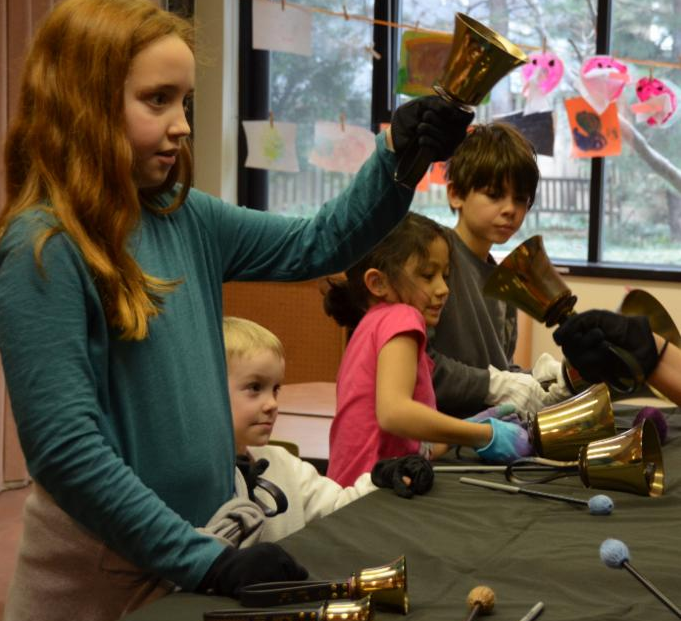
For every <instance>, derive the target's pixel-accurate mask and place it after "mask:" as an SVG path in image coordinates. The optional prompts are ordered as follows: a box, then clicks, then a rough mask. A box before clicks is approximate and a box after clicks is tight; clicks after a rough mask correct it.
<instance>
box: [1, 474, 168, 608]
mask: <svg viewBox="0 0 681 621" xmlns="http://www.w3.org/2000/svg"><path fill="white" fill-rule="evenodd" d="M172 590H173V585H172V584H171V583H169V582H167V581H165V580H162V579H161V578H158V577H157V576H155V575H153V574H150V573H148V572H145V571H142V570H141V569H139V568H138V567H136V566H135V565H133V564H132V563H130V562H129V561H127V560H125V559H124V558H123V557H122V556H120V555H119V554H117V553H115V552H114V551H112V550H111V549H110V548H108V547H107V546H106V545H105V544H104V543H103V542H102V541H101V540H99V539H97V538H96V537H95V536H94V535H92V534H91V533H90V532H89V531H88V530H86V529H85V528H83V527H82V526H80V525H79V524H78V523H76V522H75V521H74V520H73V519H72V518H70V517H69V516H68V515H67V514H66V513H65V512H64V511H62V509H60V508H59V507H58V506H57V504H56V503H55V502H54V500H53V499H52V497H51V496H50V495H49V494H48V493H47V492H46V491H45V490H44V489H43V488H42V487H40V486H39V485H37V484H34V490H33V492H32V493H31V494H30V495H29V497H28V498H27V499H26V504H25V507H24V533H23V537H22V540H21V544H20V547H19V558H18V561H17V568H16V572H15V574H14V578H13V580H12V583H11V585H10V589H9V594H8V600H7V606H6V608H5V617H4V621H77V620H80V619H83V620H85V619H87V621H114V620H115V619H119V618H120V617H122V616H123V615H125V614H128V613H130V612H132V611H133V610H135V609H137V608H140V607H141V606H143V605H145V604H148V603H150V602H152V601H154V600H155V599H158V598H159V597H162V596H163V595H166V594H167V593H169V592H170V591H172Z"/></svg>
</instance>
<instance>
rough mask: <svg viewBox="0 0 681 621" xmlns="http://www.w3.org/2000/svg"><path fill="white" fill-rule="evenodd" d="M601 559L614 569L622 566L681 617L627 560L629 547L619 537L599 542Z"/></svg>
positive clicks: (664, 596) (676, 609) (677, 609)
mask: <svg viewBox="0 0 681 621" xmlns="http://www.w3.org/2000/svg"><path fill="white" fill-rule="evenodd" d="M600 554H601V560H602V561H603V562H604V563H605V564H606V565H607V566H608V567H612V568H614V569H621V568H622V567H624V569H626V570H627V571H628V572H629V573H630V574H631V575H632V576H634V578H636V580H638V581H639V582H640V583H641V584H642V585H643V586H644V587H645V588H646V589H648V590H649V591H650V592H651V593H652V594H653V595H654V596H655V597H657V599H659V600H660V601H661V602H662V603H663V604H664V605H665V606H666V607H667V608H669V610H671V611H672V612H673V613H674V614H675V615H676V616H677V617H678V618H679V619H681V610H680V609H679V608H678V606H676V604H674V602H672V601H671V600H670V599H669V598H668V597H667V596H666V595H664V594H663V593H661V592H660V590H659V589H658V588H657V587H656V586H655V585H654V584H652V583H651V582H650V581H649V580H647V579H646V578H644V577H643V576H642V575H641V574H639V573H638V572H637V571H636V570H635V569H634V568H633V567H632V565H631V563H630V562H629V548H628V547H627V546H626V545H625V544H624V543H622V542H621V541H620V540H619V539H606V540H605V541H604V542H603V543H602V544H601V551H600Z"/></svg>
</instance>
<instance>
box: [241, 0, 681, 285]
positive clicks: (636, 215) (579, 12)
mask: <svg viewBox="0 0 681 621" xmlns="http://www.w3.org/2000/svg"><path fill="white" fill-rule="evenodd" d="M245 4H250V3H245ZM297 4H301V5H307V6H310V7H315V8H318V9H324V10H327V11H331V12H334V11H335V12H338V10H339V3H338V2H336V1H335V0H299V1H297ZM343 4H344V5H345V7H346V9H347V12H348V13H349V14H353V15H359V16H364V17H367V18H375V19H378V18H381V19H385V20H387V21H391V22H395V23H401V24H411V25H418V27H419V28H421V29H424V30H437V31H441V32H447V33H449V32H452V29H453V23H454V15H455V13H456V12H459V11H460V12H463V13H466V14H469V15H470V16H471V17H473V18H475V19H477V20H479V21H481V22H482V23H484V24H486V25H488V26H490V27H491V28H493V29H494V30H496V31H497V32H499V33H501V34H503V35H505V36H506V37H507V38H509V39H510V40H511V41H513V42H514V43H517V44H520V45H521V46H523V47H524V48H525V49H526V50H527V51H530V50H537V51H538V50H541V49H542V47H545V48H546V49H548V50H550V51H553V52H555V53H556V54H557V55H558V56H559V57H560V58H561V59H562V60H563V63H564V65H565V72H564V75H563V79H562V80H561V82H560V84H559V86H558V88H557V89H556V90H555V91H553V92H552V93H551V96H550V97H551V100H552V109H553V111H554V112H553V122H554V130H555V141H554V155H553V157H549V156H545V155H540V156H539V158H538V159H539V166H540V170H541V173H542V180H541V182H540V187H539V191H538V193H537V199H536V202H535V205H534V206H533V208H532V210H531V211H530V212H529V213H528V216H527V218H526V220H525V223H524V225H523V228H522V230H521V231H520V232H519V233H518V234H517V235H516V236H514V237H513V238H512V240H510V241H509V243H508V244H507V246H506V247H503V248H500V249H499V250H500V252H501V254H505V252H507V251H509V250H511V249H512V248H513V247H515V246H516V245H517V244H518V243H520V241H522V240H523V239H526V238H528V237H530V236H531V235H534V234H541V235H542V236H543V237H544V244H545V246H546V249H547V251H548V254H549V255H550V256H551V258H552V260H553V261H554V263H556V264H558V265H565V266H567V268H568V269H569V270H570V272H571V273H574V274H578V275H608V276H611V277H636V278H648V279H658V280H673V279H675V278H677V277H678V271H679V270H681V167H680V166H679V162H681V158H679V155H678V145H679V144H680V143H681V123H673V124H670V125H669V126H667V127H665V128H664V129H661V128H660V127H659V126H658V127H655V126H650V125H648V124H646V123H645V122H643V123H641V122H636V120H635V118H634V114H633V113H632V112H631V110H630V109H629V106H630V105H631V104H632V103H634V102H636V101H637V98H636V89H635V84H636V82H637V80H638V79H639V78H641V77H643V76H649V74H650V72H651V71H652V72H653V74H654V77H655V78H659V79H660V80H663V81H666V82H673V81H674V80H676V81H677V82H679V85H681V78H680V77H679V73H678V70H679V68H680V66H679V61H678V58H679V51H680V50H681V18H679V17H678V16H677V15H675V14H674V10H673V6H674V3H673V2H672V1H671V0H660V1H657V2H652V3H630V2H624V1H623V0H600V2H598V6H597V14H596V15H592V14H591V12H590V9H589V4H588V3H584V2H576V1H573V0H542V2H539V3H537V2H521V1H519V0H482V1H481V2H478V3H470V2H468V1H466V0H380V2H376V3H375V6H374V3H373V2H371V1H369V0H354V1H349V2H345V3H341V6H342V5H343ZM313 24H314V25H313V28H314V30H313V41H314V43H313V45H314V52H313V55H312V57H309V58H307V57H302V56H301V57H298V56H295V55H291V54H283V53H276V52H275V53H271V54H269V70H268V76H267V80H268V83H267V89H266V90H267V109H268V110H272V112H273V113H274V115H275V118H277V119H281V120H288V121H292V122H295V123H297V124H298V125H299V127H298V131H299V133H298V141H299V143H298V156H299V161H300V167H301V172H300V173H297V174H290V173H266V174H265V175H266V177H267V178H268V180H269V187H268V191H267V207H268V208H269V209H270V210H272V211H278V212H282V213H287V214H307V213H312V212H313V211H314V210H315V209H316V208H317V207H318V206H319V205H320V204H321V203H322V202H323V201H324V200H326V199H327V198H329V197H331V196H334V195H336V194H338V192H340V191H341V189H342V188H343V187H345V185H347V184H348V183H349V181H350V176H349V175H345V174H341V173H329V172H324V171H321V170H319V169H317V168H315V167H314V166H312V165H311V164H309V163H308V162H307V159H306V156H307V154H308V153H309V150H310V147H311V141H312V136H313V124H314V121H315V120H329V121H337V120H338V118H339V115H340V114H341V113H344V114H345V115H346V122H348V123H353V124H357V125H363V126H364V127H367V128H374V129H375V128H376V127H378V124H379V123H380V122H386V121H387V120H388V119H389V116H390V109H391V107H392V106H395V105H399V103H400V102H401V101H403V100H404V99H405V98H404V96H403V95H395V94H394V92H393V89H394V87H393V85H394V77H395V75H396V72H397V63H398V60H399V58H398V56H399V52H398V50H399V46H400V41H401V37H402V35H403V33H404V32H405V29H403V28H394V29H388V28H386V27H384V26H372V24H371V23H370V22H369V21H360V20H353V19H350V20H344V19H342V17H340V18H339V17H338V16H331V15H328V14H323V13H317V12H315V13H313ZM382 32H383V33H384V34H383V35H381V33H382ZM386 33H387V34H386ZM372 44H375V46H376V50H377V51H378V52H379V53H380V54H381V60H377V59H375V58H373V57H372V55H371V54H370V52H369V51H367V48H369V49H370V46H371V45H372ZM595 54H611V55H613V56H615V57H616V58H618V59H622V60H624V61H625V62H626V63H627V66H628V69H629V74H630V75H631V76H632V82H633V84H632V85H630V86H628V87H627V89H625V94H624V95H623V97H622V98H621V99H620V100H619V102H618V106H619V117H620V124H621V129H622V132H623V136H624V139H623V141H622V142H623V147H622V153H621V155H619V156H615V157H608V158H594V159H589V158H574V157H571V148H572V137H571V130H570V126H569V122H568V118H567V113H566V109H565V105H564V100H565V99H569V98H572V97H576V96H578V95H579V93H578V91H577V87H576V76H577V75H578V74H579V70H580V67H581V64H582V62H583V60H584V59H586V58H588V57H590V56H593V55H595ZM675 58H676V59H677V60H674V59H675ZM647 63H649V64H647ZM672 88H674V86H673V85H672ZM521 89H522V81H521V77H520V72H519V71H514V72H512V73H511V74H510V75H509V76H508V77H506V78H504V79H503V80H502V81H501V82H499V83H498V84H497V86H495V88H494V89H493V91H492V94H491V97H490V99H489V102H488V103H485V104H483V105H480V106H478V107H477V109H476V118H477V119H478V120H479V121H483V122H485V121H489V120H491V119H493V118H496V117H498V116H503V115H505V114H508V113H512V112H517V111H521V110H522V109H523V106H524V103H525V98H524V97H523V95H522V93H521ZM678 97H679V103H680V104H681V92H680V93H678ZM244 112H245V113H246V114H242V117H243V118H255V117H252V116H251V117H249V116H248V111H247V110H246V111H244ZM679 115H681V112H680V113H679ZM258 118H266V117H263V116H260V117H258ZM246 204H248V202H247V203H246ZM413 208H414V209H415V210H417V211H420V212H422V213H424V214H426V215H428V216H430V217H432V218H434V219H436V220H439V221H441V222H443V223H445V224H448V225H453V224H454V222H455V216H453V215H452V214H451V212H450V210H449V208H448V205H447V201H446V194H445V189H444V186H438V185H430V187H429V188H428V189H427V190H426V191H423V192H417V194H416V197H415V200H414V207H413Z"/></svg>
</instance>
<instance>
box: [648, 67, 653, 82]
mask: <svg viewBox="0 0 681 621" xmlns="http://www.w3.org/2000/svg"><path fill="white" fill-rule="evenodd" d="M648 79H649V80H652V79H653V67H652V65H651V66H650V68H649V69H648Z"/></svg>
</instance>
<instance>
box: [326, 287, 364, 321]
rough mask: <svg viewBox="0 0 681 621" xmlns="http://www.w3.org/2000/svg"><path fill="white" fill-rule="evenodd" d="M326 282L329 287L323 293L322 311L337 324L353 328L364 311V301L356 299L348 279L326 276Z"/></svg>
mask: <svg viewBox="0 0 681 621" xmlns="http://www.w3.org/2000/svg"><path fill="white" fill-rule="evenodd" d="M326 282H327V283H328V286H329V288H328V290H327V291H326V293H325V294H324V312H326V314H327V315H328V316H329V317H332V318H333V319H334V320H335V322H336V323H337V324H338V325H339V326H342V327H345V328H349V329H350V330H354V329H355V328H356V327H357V324H358V323H359V322H360V320H361V319H362V317H364V314H365V313H366V308H365V307H364V303H363V302H364V301H363V300H360V299H358V296H357V294H356V292H354V291H353V287H352V286H351V284H350V282H349V281H347V280H345V279H340V278H336V279H332V278H328V279H327V281H326Z"/></svg>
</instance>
